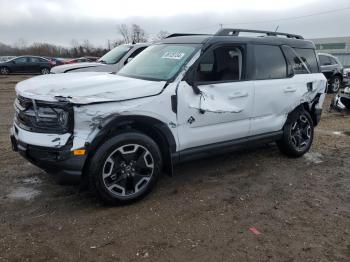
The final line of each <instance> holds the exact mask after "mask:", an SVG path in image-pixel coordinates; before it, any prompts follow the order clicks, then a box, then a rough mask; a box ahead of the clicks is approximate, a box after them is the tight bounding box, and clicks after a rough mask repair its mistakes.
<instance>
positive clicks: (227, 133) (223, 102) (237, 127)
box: [177, 45, 254, 150]
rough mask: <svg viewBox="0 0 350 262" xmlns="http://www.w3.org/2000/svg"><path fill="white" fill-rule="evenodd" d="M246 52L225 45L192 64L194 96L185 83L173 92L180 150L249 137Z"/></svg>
mask: <svg viewBox="0 0 350 262" xmlns="http://www.w3.org/2000/svg"><path fill="white" fill-rule="evenodd" d="M246 61H247V49H246V46H244V45H228V46H227V45H225V46H218V47H215V48H212V49H210V50H208V51H207V52H206V53H205V54H204V55H203V56H202V57H201V58H199V60H198V62H197V63H195V64H194V70H195V81H194V84H195V86H196V87H197V88H198V89H199V90H200V94H196V93H195V92H194V90H193V88H192V87H191V86H190V85H188V84H187V83H186V82H185V81H183V82H181V83H180V85H179V88H178V91H177V97H178V137H179V144H180V150H183V149H187V148H193V147H198V146H203V145H208V144H213V143H217V142H224V141H230V140H234V139H238V138H243V137H247V136H249V133H250V119H251V117H252V113H253V111H252V109H253V101H254V100H253V99H254V85H253V83H252V82H250V81H246V72H245V68H246Z"/></svg>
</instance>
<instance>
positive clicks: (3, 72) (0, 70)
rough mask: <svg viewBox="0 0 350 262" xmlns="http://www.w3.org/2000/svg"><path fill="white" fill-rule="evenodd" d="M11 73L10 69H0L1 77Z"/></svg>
mask: <svg viewBox="0 0 350 262" xmlns="http://www.w3.org/2000/svg"><path fill="white" fill-rule="evenodd" d="M10 73H11V71H10V69H9V68H7V67H5V66H4V67H0V74H1V75H8V74H10Z"/></svg>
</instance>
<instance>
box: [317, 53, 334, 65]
mask: <svg viewBox="0 0 350 262" xmlns="http://www.w3.org/2000/svg"><path fill="white" fill-rule="evenodd" d="M318 57H319V58H320V63H321V65H322V66H327V65H331V64H332V63H331V60H330V59H329V57H328V56H326V55H318Z"/></svg>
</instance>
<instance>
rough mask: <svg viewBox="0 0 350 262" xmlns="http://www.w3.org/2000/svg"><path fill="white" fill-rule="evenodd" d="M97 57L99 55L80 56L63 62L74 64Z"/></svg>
mask: <svg viewBox="0 0 350 262" xmlns="http://www.w3.org/2000/svg"><path fill="white" fill-rule="evenodd" d="M98 59H99V57H92V56H89V57H80V58H76V59H71V60H67V61H65V62H64V64H75V63H86V62H96V61H97V60H98Z"/></svg>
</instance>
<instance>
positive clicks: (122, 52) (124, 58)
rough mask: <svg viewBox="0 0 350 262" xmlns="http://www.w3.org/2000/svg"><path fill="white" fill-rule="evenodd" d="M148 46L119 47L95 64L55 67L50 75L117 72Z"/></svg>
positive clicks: (144, 44) (143, 44)
mask: <svg viewBox="0 0 350 262" xmlns="http://www.w3.org/2000/svg"><path fill="white" fill-rule="evenodd" d="M149 45H150V44H146V43H142V44H140V43H139V44H130V45H119V46H117V47H115V48H114V49H112V50H111V51H109V52H108V53H107V54H105V55H104V56H102V57H101V58H100V59H98V60H97V62H92V63H75V64H69V65H61V66H55V67H53V68H52V69H51V73H53V74H58V73H68V72H69V73H72V72H118V71H119V70H120V69H121V68H122V67H123V66H124V65H126V64H127V63H128V62H130V61H131V60H132V59H133V58H134V57H135V56H137V55H138V54H139V53H141V52H142V51H143V50H144V49H145V48H147V47H148V46H149Z"/></svg>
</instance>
